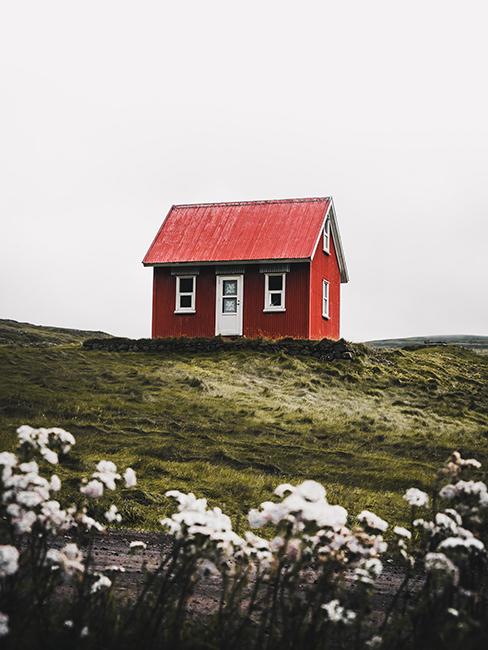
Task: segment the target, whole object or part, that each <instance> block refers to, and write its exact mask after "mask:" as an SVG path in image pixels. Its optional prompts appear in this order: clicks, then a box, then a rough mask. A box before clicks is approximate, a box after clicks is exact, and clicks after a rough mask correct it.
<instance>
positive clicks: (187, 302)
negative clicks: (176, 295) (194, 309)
mask: <svg viewBox="0 0 488 650" xmlns="http://www.w3.org/2000/svg"><path fill="white" fill-rule="evenodd" d="M180 307H191V296H180Z"/></svg>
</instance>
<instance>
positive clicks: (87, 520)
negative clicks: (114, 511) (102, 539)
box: [79, 511, 105, 533]
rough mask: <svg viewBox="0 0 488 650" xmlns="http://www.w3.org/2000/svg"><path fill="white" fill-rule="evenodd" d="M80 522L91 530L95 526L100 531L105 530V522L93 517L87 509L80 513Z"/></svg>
mask: <svg viewBox="0 0 488 650" xmlns="http://www.w3.org/2000/svg"><path fill="white" fill-rule="evenodd" d="M79 522H80V523H81V524H82V525H83V526H84V527H85V529H86V530H91V529H92V528H94V529H95V530H97V531H98V532H99V533H102V532H103V531H104V530H105V526H104V525H103V524H101V523H100V522H99V521H97V520H96V519H93V517H90V516H89V515H87V514H86V512H85V511H83V512H82V513H81V514H80V515H79Z"/></svg>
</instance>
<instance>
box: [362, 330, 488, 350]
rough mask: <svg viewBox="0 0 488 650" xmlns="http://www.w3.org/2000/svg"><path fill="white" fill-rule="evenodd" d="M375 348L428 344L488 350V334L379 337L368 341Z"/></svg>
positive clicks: (367, 343)
mask: <svg viewBox="0 0 488 650" xmlns="http://www.w3.org/2000/svg"><path fill="white" fill-rule="evenodd" d="M366 345H371V346H372V347H374V348H406V347H417V346H426V345H460V346H462V347H463V348H469V349H470V350H488V336H473V335H471V334H454V335H451V336H443V335H441V336H409V337H406V338H403V339H377V340H374V341H366Z"/></svg>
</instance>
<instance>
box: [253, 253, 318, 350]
mask: <svg viewBox="0 0 488 650" xmlns="http://www.w3.org/2000/svg"><path fill="white" fill-rule="evenodd" d="M308 283H309V264H307V263H305V264H303V263H299V264H291V265H290V272H289V273H287V274H286V285H285V287H286V288H285V307H286V311H283V312H275V313H272V312H263V309H264V273H259V266H258V265H256V266H254V265H250V266H249V267H246V273H245V275H244V327H243V330H244V336H249V337H250V338H254V337H256V336H265V337H268V338H280V337H282V336H291V337H293V338H307V337H308V309H309V301H308V297H309V292H308Z"/></svg>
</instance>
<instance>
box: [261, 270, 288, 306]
mask: <svg viewBox="0 0 488 650" xmlns="http://www.w3.org/2000/svg"><path fill="white" fill-rule="evenodd" d="M278 275H279V276H281V289H280V290H275V289H272V290H271V291H270V290H269V278H270V277H276V276H278ZM285 288H286V273H265V274H264V309H263V311H286V307H285V296H286V291H285ZM272 293H280V294H281V305H272V304H271V294H272Z"/></svg>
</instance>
